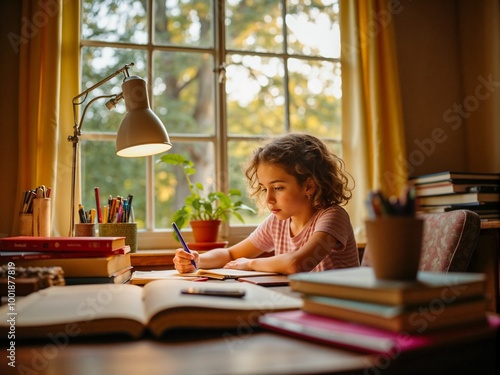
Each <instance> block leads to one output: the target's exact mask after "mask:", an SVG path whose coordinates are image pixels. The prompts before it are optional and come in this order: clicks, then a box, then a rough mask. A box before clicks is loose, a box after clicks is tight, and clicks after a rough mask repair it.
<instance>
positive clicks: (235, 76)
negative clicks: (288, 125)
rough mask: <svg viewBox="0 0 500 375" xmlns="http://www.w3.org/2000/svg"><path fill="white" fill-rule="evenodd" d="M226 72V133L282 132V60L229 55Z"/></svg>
mask: <svg viewBox="0 0 500 375" xmlns="http://www.w3.org/2000/svg"><path fill="white" fill-rule="evenodd" d="M226 71H227V74H226V76H227V80H226V93H227V123H228V131H229V133H230V134H257V135H260V134H264V135H270V134H281V133H283V132H284V131H285V95H284V92H283V77H284V68H283V61H282V60H281V59H278V58H268V57H261V56H242V55H232V56H229V61H228V66H227V69H226Z"/></svg>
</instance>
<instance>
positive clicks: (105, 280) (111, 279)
mask: <svg viewBox="0 0 500 375" xmlns="http://www.w3.org/2000/svg"><path fill="white" fill-rule="evenodd" d="M131 277H132V266H128V267H125V268H123V269H121V270H118V271H116V272H115V273H113V274H111V275H107V276H70V277H66V276H65V277H64V279H65V280H66V285H80V284H123V283H126V282H128V281H129V280H130V278H131Z"/></svg>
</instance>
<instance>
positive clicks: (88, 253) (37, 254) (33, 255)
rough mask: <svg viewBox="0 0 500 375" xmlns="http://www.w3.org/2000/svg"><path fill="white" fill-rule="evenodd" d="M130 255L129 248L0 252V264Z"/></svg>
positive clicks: (126, 246) (127, 246)
mask: <svg viewBox="0 0 500 375" xmlns="http://www.w3.org/2000/svg"><path fill="white" fill-rule="evenodd" d="M127 253H130V246H129V245H125V246H123V247H120V248H119V249H116V250H98V251H96V250H81V251H80V250H71V251H22V250H21V251H17V250H16V251H13V250H9V251H0V264H3V263H5V262H10V261H15V260H39V259H74V258H101V257H108V256H112V255H122V254H127Z"/></svg>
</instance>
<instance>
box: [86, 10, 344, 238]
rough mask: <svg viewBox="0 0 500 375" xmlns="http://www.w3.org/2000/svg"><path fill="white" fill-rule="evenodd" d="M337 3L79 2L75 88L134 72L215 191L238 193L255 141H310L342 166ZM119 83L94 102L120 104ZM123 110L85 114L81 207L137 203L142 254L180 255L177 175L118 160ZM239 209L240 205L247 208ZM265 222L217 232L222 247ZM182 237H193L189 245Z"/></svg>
mask: <svg viewBox="0 0 500 375" xmlns="http://www.w3.org/2000/svg"><path fill="white" fill-rule="evenodd" d="M338 18H339V5H338V0H311V1H309V2H304V1H301V0H288V1H287V0H274V1H272V0H271V1H248V0H246V1H245V0H226V1H222V0H213V1H210V0H184V1H175V0H174V1H171V0H169V1H167V0H102V1H98V2H96V1H93V0H82V25H81V37H82V39H81V56H82V84H83V85H84V87H83V89H85V88H88V87H90V86H92V85H93V84H95V83H96V82H98V81H100V80H101V79H102V78H104V77H106V76H107V75H109V74H111V73H112V72H114V71H116V70H117V69H119V68H121V67H122V66H124V65H125V64H128V63H130V62H134V64H135V65H134V66H133V67H132V69H130V74H131V75H138V76H140V77H142V78H144V79H145V80H146V81H147V83H148V90H149V94H150V102H151V107H152V109H153V111H154V112H155V113H156V114H157V115H158V116H159V117H160V119H161V120H162V121H163V123H164V124H165V126H166V128H167V131H168V133H169V135H170V138H171V141H172V143H173V148H172V150H171V151H169V152H174V153H180V154H183V155H184V156H186V157H189V158H190V159H191V160H193V162H194V163H195V165H196V169H197V176H194V177H193V181H202V182H203V183H204V184H205V185H209V186H211V188H212V189H217V190H227V189H228V188H229V187H230V188H237V189H240V190H241V191H242V193H243V195H244V196H246V194H245V193H246V189H247V188H246V181H245V180H244V176H243V174H242V173H241V164H242V163H243V162H244V161H245V160H246V158H247V157H248V156H249V155H250V154H251V152H252V151H253V149H254V148H256V147H257V145H258V144H259V142H260V141H261V139H262V138H267V137H270V136H275V135H279V134H283V133H286V132H290V131H305V132H310V133H312V134H315V135H317V136H319V137H321V138H322V139H324V140H326V141H328V142H329V144H331V147H332V149H333V150H334V151H335V152H336V153H338V154H341V143H340V141H341V126H340V123H341V105H340V100H341V74H340V68H341V67H340V32H339V20H338ZM120 83H121V82H120V78H119V77H116V78H114V79H113V80H111V81H109V82H108V83H107V84H106V85H104V86H101V87H100V88H99V89H96V90H94V91H93V92H92V93H91V94H92V95H99V94H109V93H118V92H120ZM124 112H125V108H124V105H123V103H121V104H119V105H118V107H117V108H116V109H115V110H114V111H112V112H109V111H108V110H107V109H106V107H105V106H104V103H103V104H102V105H98V104H94V105H92V106H90V107H89V108H88V110H87V113H86V116H85V120H84V125H83V127H82V138H81V139H82V142H81V147H80V149H81V155H82V162H81V176H82V201H83V203H84V205H85V207H93V206H94V205H95V203H94V202H93V198H94V196H93V189H94V187H95V186H99V188H100V190H101V195H102V197H101V199H106V198H107V197H108V196H109V195H111V196H117V195H121V196H127V195H128V194H133V195H134V212H135V219H136V221H137V223H138V227H139V229H140V233H139V236H140V244H141V247H142V248H166V247H173V246H175V247H177V246H178V244H177V243H175V242H174V240H173V237H172V235H171V232H170V222H171V217H172V215H173V213H174V212H175V210H176V209H177V208H179V207H180V206H181V205H182V202H183V199H184V196H183V191H186V188H185V186H184V180H183V177H182V175H181V174H180V171H178V170H176V169H175V168H173V167H168V166H166V165H163V164H161V163H158V162H157V161H158V159H159V157H160V156H161V155H157V156H152V157H147V158H137V159H128V158H120V157H118V156H116V155H115V146H114V139H115V133H116V131H117V129H118V126H119V123H120V120H121V118H122V117H123V114H124ZM245 199H246V200H247V202H246V203H248V204H250V205H253V202H251V201H250V200H248V198H245ZM261 220H262V217H258V216H248V215H247V216H245V225H242V224H241V223H239V222H238V221H237V220H236V219H234V221H233V220H232V221H231V222H230V223H228V224H227V225H225V226H224V228H223V232H222V233H223V235H224V236H225V237H227V238H228V239H229V240H230V241H234V240H236V239H239V238H241V237H243V236H245V235H247V234H248V233H249V232H250V231H251V230H252V228H253V227H254V226H255V225H256V224H257V223H258V222H260V221H261ZM188 237H189V234H188Z"/></svg>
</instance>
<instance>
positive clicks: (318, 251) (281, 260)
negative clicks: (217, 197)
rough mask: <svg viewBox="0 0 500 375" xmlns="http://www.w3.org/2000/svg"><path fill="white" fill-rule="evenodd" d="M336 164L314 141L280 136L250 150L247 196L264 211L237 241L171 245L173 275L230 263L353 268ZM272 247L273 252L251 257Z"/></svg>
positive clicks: (343, 184)
mask: <svg viewBox="0 0 500 375" xmlns="http://www.w3.org/2000/svg"><path fill="white" fill-rule="evenodd" d="M343 169H344V163H343V161H342V160H341V159H340V158H338V157H337V156H335V155H334V154H333V153H331V152H330V151H329V150H328V148H327V146H326V145H325V144H324V143H323V142H322V141H321V140H319V139H318V138H316V137H313V136H311V135H306V134H287V135H284V136H281V137H279V138H275V139H273V140H272V141H270V142H269V143H268V144H266V145H264V146H262V147H260V148H258V149H257V150H256V152H255V153H254V154H253V156H252V157H251V158H250V160H249V163H248V166H247V167H246V170H245V175H246V177H247V179H248V182H249V185H250V189H251V196H253V197H256V198H258V202H259V203H260V205H261V206H263V205H265V206H267V208H268V209H269V211H271V214H270V215H269V216H268V217H267V218H266V219H265V220H264V222H262V223H261V224H260V225H259V226H258V227H257V228H256V229H255V231H254V232H252V233H251V234H250V236H249V237H248V238H246V239H245V240H243V241H241V242H239V243H237V244H235V245H233V246H231V247H229V248H224V249H214V250H210V251H207V252H206V253H203V254H199V253H198V252H196V251H191V253H187V252H186V251H184V250H183V249H177V250H176V254H175V257H174V265H175V268H176V269H177V271H179V272H193V271H194V266H193V264H192V262H191V261H192V260H194V262H195V263H196V265H197V267H198V268H205V269H207V268H222V267H225V268H237V269H242V270H254V271H268V272H277V273H281V274H292V273H296V272H306V271H322V270H326V269H332V268H346V267H357V266H359V258H358V251H357V247H356V241H355V238H354V233H353V229H352V226H351V223H350V221H349V216H348V214H347V212H346V211H345V210H344V209H343V208H342V207H341V205H344V204H346V203H347V202H348V201H349V199H350V198H351V188H349V186H348V184H349V180H348V177H347V176H348V175H347V173H346V172H345V171H344V170H343ZM273 250H274V253H275V255H274V256H268V257H259V255H261V254H263V253H265V252H271V251H273Z"/></svg>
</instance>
